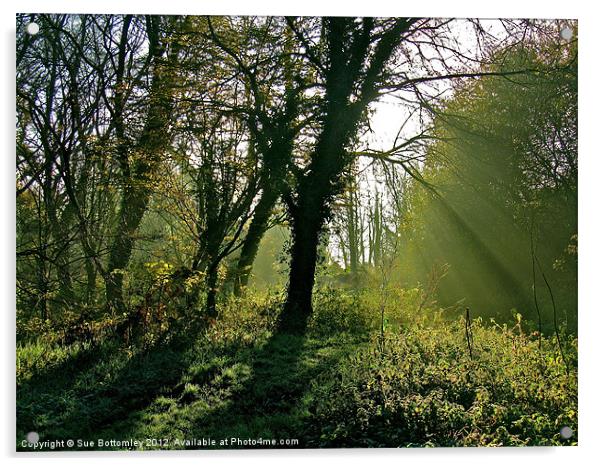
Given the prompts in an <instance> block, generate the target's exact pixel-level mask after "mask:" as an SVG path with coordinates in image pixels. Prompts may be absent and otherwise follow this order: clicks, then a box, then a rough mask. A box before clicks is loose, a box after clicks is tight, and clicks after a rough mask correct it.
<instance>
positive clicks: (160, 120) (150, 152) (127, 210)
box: [106, 19, 178, 313]
mask: <svg viewBox="0 0 602 466" xmlns="http://www.w3.org/2000/svg"><path fill="white" fill-rule="evenodd" d="M148 35H149V43H150V45H149V47H150V51H149V53H150V54H151V55H152V57H153V64H154V74H153V79H152V84H151V89H150V94H149V108H148V114H147V119H146V122H145V126H144V129H143V131H142V134H141V136H140V139H139V141H138V144H137V146H138V147H136V148H134V151H133V152H134V153H136V158H135V159H134V161H133V163H132V165H131V166H129V162H127V158H128V157H127V154H126V157H125V158H124V161H123V163H124V165H125V166H124V168H123V169H124V171H125V177H124V178H125V179H124V189H123V196H122V198H121V205H120V213H119V216H120V218H119V223H118V225H117V230H116V232H115V239H114V243H113V245H112V247H111V252H110V255H109V262H108V268H107V277H106V297H107V306H108V308H109V309H111V310H113V311H117V312H120V313H121V312H124V310H125V306H124V301H123V271H124V269H125V268H126V267H127V265H128V263H129V261H130V257H131V255H132V248H133V246H134V242H135V238H134V236H135V234H136V231H137V230H138V227H139V226H140V223H141V221H142V217H143V216H144V214H145V212H146V209H147V206H148V203H149V200H150V196H151V193H152V186H151V185H152V180H151V178H152V176H153V175H154V174H155V173H156V171H157V169H158V167H159V165H160V160H161V155H162V153H163V150H164V149H165V147H166V146H167V145H168V143H169V134H168V128H169V123H170V121H169V120H170V115H171V110H172V106H173V102H172V100H173V99H172V96H171V92H170V77H171V76H170V74H169V72H168V69H169V68H171V67H173V66H174V64H175V60H176V59H177V54H178V47H177V46H176V47H174V48H173V49H172V50H171V53H170V54H169V57H168V60H169V63H168V64H167V65H168V66H167V67H163V66H162V61H163V54H164V47H163V44H161V43H160V37H159V24H158V23H157V22H156V20H155V21H154V22H153V20H152V19H149V21H148Z"/></svg>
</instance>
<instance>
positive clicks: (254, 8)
mask: <svg viewBox="0 0 602 466" xmlns="http://www.w3.org/2000/svg"><path fill="white" fill-rule="evenodd" d="M15 3H16V4H14V6H12V4H9V3H8V2H3V4H2V7H1V8H2V13H3V14H2V16H1V21H2V35H1V37H2V48H1V49H0V50H1V53H2V61H1V62H0V63H1V64H2V65H3V66H2V69H3V71H2V72H0V80H1V85H0V90H1V92H2V97H3V98H2V99H1V100H0V102H2V110H1V111H0V118H1V119H2V124H1V125H0V127H1V130H2V136H3V137H2V140H3V142H4V144H3V149H4V151H3V153H2V154H1V155H0V160H1V166H0V170H1V176H2V182H1V183H0V193H1V195H2V200H1V202H0V209H1V211H0V215H1V217H0V218H2V219H3V222H2V224H3V225H4V228H3V229H2V233H1V234H2V236H3V241H2V243H1V244H2V248H1V252H0V254H1V255H0V263H1V266H2V276H1V277H0V286H1V287H2V292H1V294H0V296H1V297H2V298H3V299H2V302H3V304H4V306H3V308H2V313H1V314H2V322H1V323H0V326H1V327H2V332H3V333H4V335H3V336H4V338H3V339H2V345H1V346H2V362H3V363H4V364H3V367H2V369H3V375H4V376H5V377H3V379H4V382H3V383H2V384H0V387H1V392H2V402H3V408H4V409H2V410H0V413H2V416H1V417H2V419H1V421H0V446H1V449H2V453H3V456H5V457H8V461H7V463H8V464H13V463H17V461H18V462H19V464H29V463H30V462H33V461H37V460H42V461H44V462H45V463H47V464H57V465H59V464H60V465H63V464H82V463H84V462H85V463H86V464H90V465H96V464H106V462H110V463H111V464H130V463H132V462H134V463H137V462H141V461H144V462H145V463H149V464H163V463H165V461H166V460H167V461H174V460H177V461H178V462H179V463H180V464H193V463H194V464H199V461H200V462H205V463H208V464H211V465H213V464H232V463H244V464H245V465H262V466H263V465H268V464H280V463H282V462H286V463H287V464H288V465H289V466H293V465H297V464H299V465H301V464H302V465H304V466H306V465H307V464H308V463H311V464H313V463H315V462H318V463H319V464H326V463H333V462H339V461H340V462H345V463H349V464H358V465H359V464H362V465H364V464H365V463H366V462H378V463H379V464H381V463H386V464H404V463H406V464H419V465H420V466H423V465H430V464H437V465H440V464H445V465H446V466H447V465H456V464H458V465H462V466H467V465H471V464H479V465H480V464H482V463H484V462H487V463H488V466H489V465H491V466H493V465H498V464H499V465H507V464H508V463H518V464H527V463H528V464H540V463H545V464H546V466H547V465H554V464H558V465H563V466H568V465H569V464H571V466H572V465H577V464H580V465H581V464H591V463H593V462H594V458H595V457H596V456H600V453H602V450H600V449H599V448H598V445H599V444H600V443H601V440H602V439H601V438H600V435H601V434H602V428H601V427H600V425H601V420H602V419H601V418H600V414H601V412H600V407H599V400H600V398H599V396H598V393H599V392H600V390H601V389H602V386H601V384H600V382H601V377H600V375H599V372H600V341H601V340H602V334H601V332H602V317H601V316H602V309H601V307H602V306H600V304H599V293H596V291H597V290H598V289H599V288H600V277H601V276H602V257H601V255H600V247H599V244H600V241H601V239H600V237H601V235H600V222H599V214H596V212H600V211H601V210H602V209H601V206H600V202H599V200H600V199H602V198H601V196H600V194H601V192H600V186H601V185H602V182H601V180H600V176H601V175H602V166H601V155H600V154H599V152H600V149H599V147H600V141H599V140H597V138H596V137H599V136H600V135H602V131H601V126H602V118H600V116H599V115H600V111H601V109H602V105H601V101H600V100H601V99H600V90H599V82H600V81H601V79H600V76H602V73H601V70H600V56H601V54H600V48H599V45H600V44H601V43H602V41H601V40H600V35H599V34H600V32H599V31H600V29H601V24H600V21H601V19H600V18H601V16H600V15H599V14H598V15H597V14H596V12H595V11H594V7H593V6H591V5H593V4H594V2H588V3H589V5H588V6H586V2H582V3H579V2H577V1H525V0H504V1H501V2H479V3H477V2H471V1H468V0H456V1H453V2H450V1H444V0H440V1H439V0H438V1H432V0H431V1H414V2H405V1H402V0H397V1H391V0H389V1H384V0H370V1H365V0H364V1H359V0H346V1H345V2H344V3H342V4H336V3H334V2H332V3H328V2H327V1H324V0H304V1H302V2H299V3H293V2H288V3H287V2H282V1H275V0H271V1H264V0H252V1H244V0H233V1H232V0H231V1H229V2H227V3H221V2H208V1H202V0H189V1H184V0H169V1H156V0H130V1H124V0H103V1H102V2H98V3H97V2H91V1H89V0H88V1H74V0H46V1H43V0H21V1H18V2H15ZM9 5H10V6H9ZM17 11H18V12H70V13H126V12H127V13H141V12H142V13H153V14H260V15H264V14H273V15H281V14H287V15H343V14H344V15H372V16H396V15H397V16H401V15H404V16H429V17H430V16H435V17H485V18H489V17H514V18H516V17H521V18H525V17H528V18H577V19H578V20H579V60H580V63H579V68H580V69H579V119H580V120H579V131H580V137H579V152H580V153H579V159H580V167H579V243H580V245H579V246H580V247H579V249H580V254H579V338H580V349H579V365H580V373H579V444H580V445H579V447H573V448H570V447H565V448H522V449H517V448H505V449H499V450H490V449H432V450H422V449H420V450H409V451H407V450H404V451H398V450H370V451H367V450H324V451H315V450H311V451H308V450H296V451H290V450H288V451H287V450H280V451H250V450H247V451H219V452H205V451H198V452H176V453H169V452H150V453H142V454H140V453H126V454H123V453H106V452H99V453H76V454H65V453H57V454H44V455H43V456H42V455H38V456H34V455H30V454H21V455H16V454H15V453H13V449H14V445H15V440H14V439H15V427H14V421H15V411H14V408H15V388H14V383H15V371H14V361H15V358H14V354H15V353H14V348H15V345H14V343H15V333H14V330H15V328H14V290H15V279H14V265H15V258H14V254H15V253H14V251H15V249H14V246H15V232H14V228H15V222H14V215H15V207H14V205H15V201H14V183H15V179H14V108H15V106H14V103H15V77H14V74H13V71H14V57H15V50H14V47H15V46H14V34H15V13H16V12H17ZM36 459H37V460H36Z"/></svg>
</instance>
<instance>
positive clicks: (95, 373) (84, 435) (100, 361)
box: [17, 326, 200, 450]
mask: <svg viewBox="0 0 602 466" xmlns="http://www.w3.org/2000/svg"><path fill="white" fill-rule="evenodd" d="M199 331H200V329H199V328H197V326H191V327H189V328H188V329H187V330H186V331H183V332H180V333H179V334H177V335H174V336H173V337H172V338H170V339H169V340H167V341H159V342H157V343H155V344H154V345H151V346H148V347H146V348H143V349H140V350H138V351H137V352H136V353H135V354H133V355H129V354H128V353H127V350H126V349H125V348H124V347H123V346H122V345H120V344H119V342H116V341H106V342H104V343H101V344H100V345H98V346H95V347H90V348H86V349H82V350H80V351H78V352H77V353H76V354H75V355H74V357H70V358H67V359H66V360H65V361H63V362H61V363H60V364H57V365H54V366H51V367H49V368H48V369H42V370H40V371H38V372H37V373H35V374H34V375H33V376H32V377H31V378H30V379H29V380H27V381H25V382H23V383H22V384H21V385H20V386H18V387H17V444H18V448H19V449H22V450H29V449H28V448H21V445H20V444H21V440H22V439H23V438H24V436H25V433H26V432H30V431H36V432H38V433H39V435H40V438H41V440H61V439H96V438H97V432H98V431H99V430H100V429H102V428H103V427H105V426H107V425H111V424H112V423H113V422H115V421H116V420H119V419H121V418H124V417H126V416H128V415H129V413H130V412H132V411H135V410H138V409H142V408H144V406H146V405H147V404H148V403H149V402H151V401H152V400H153V399H155V398H156V397H157V396H158V395H159V394H160V393H161V392H163V391H166V390H167V391H169V390H170V389H171V388H172V387H173V386H174V385H175V384H177V382H178V381H179V379H180V378H181V376H182V374H183V373H184V371H185V370H186V368H187V367H188V364H189V363H190V357H191V351H192V349H193V347H194V345H193V343H194V341H195V339H197V338H198V335H199V333H198V332H199Z"/></svg>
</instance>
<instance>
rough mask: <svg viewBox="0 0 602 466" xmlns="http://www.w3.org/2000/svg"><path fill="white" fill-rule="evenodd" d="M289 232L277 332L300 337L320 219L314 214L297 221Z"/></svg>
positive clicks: (306, 312) (306, 313) (308, 301)
mask: <svg viewBox="0 0 602 466" xmlns="http://www.w3.org/2000/svg"><path fill="white" fill-rule="evenodd" d="M300 220H301V221H299V222H295V228H294V229H293V233H294V236H293V246H292V249H291V263H290V275H289V284H288V293H287V300H286V303H285V305H284V309H283V310H282V313H281V315H280V322H279V329H280V330H281V331H283V332H286V333H293V334H302V333H304V331H305V328H306V327H307V321H308V319H309V316H310V315H311V312H312V304H311V300H312V291H313V287H314V281H315V273H316V262H317V257H318V242H319V233H320V230H321V226H322V223H323V221H322V219H320V215H319V214H318V212H314V215H313V216H312V218H301V219H300Z"/></svg>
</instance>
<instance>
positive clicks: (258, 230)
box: [233, 189, 280, 296]
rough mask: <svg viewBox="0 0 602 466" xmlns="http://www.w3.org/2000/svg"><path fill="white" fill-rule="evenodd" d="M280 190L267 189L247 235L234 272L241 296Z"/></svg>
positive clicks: (235, 284)
mask: <svg viewBox="0 0 602 466" xmlns="http://www.w3.org/2000/svg"><path fill="white" fill-rule="evenodd" d="M279 194H280V193H279V192H278V191H277V190H274V189H265V190H264V191H263V193H262V195H261V198H260V199H259V203H258V204H257V207H256V208H255V214H254V215H253V219H252V220H251V224H250V225H249V231H248V232H247V235H246V236H245V239H244V243H243V246H242V248H241V251H240V257H239V258H238V263H237V265H236V269H235V272H234V277H233V279H234V294H235V295H236V296H240V295H241V294H242V291H243V289H244V288H245V287H246V286H247V285H248V283H249V277H250V276H251V270H252V268H253V262H254V261H255V257H257V251H258V250H259V244H260V243H261V239H262V238H263V235H264V233H265V232H266V230H267V226H268V222H269V220H270V217H271V215H272V210H273V209H274V205H275V204H276V201H277V200H278V197H279Z"/></svg>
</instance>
